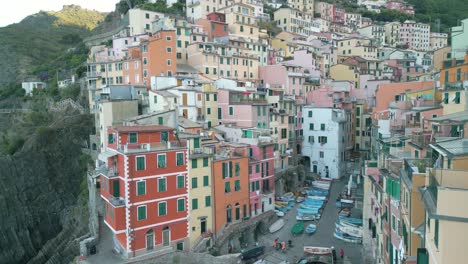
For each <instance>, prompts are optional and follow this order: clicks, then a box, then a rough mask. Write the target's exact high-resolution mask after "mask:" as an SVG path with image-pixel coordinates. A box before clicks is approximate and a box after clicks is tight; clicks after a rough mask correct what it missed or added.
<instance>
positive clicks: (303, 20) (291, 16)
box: [273, 7, 314, 36]
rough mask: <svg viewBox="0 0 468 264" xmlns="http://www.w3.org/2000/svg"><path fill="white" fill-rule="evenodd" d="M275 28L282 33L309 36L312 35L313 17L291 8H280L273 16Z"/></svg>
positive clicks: (310, 14)
mask: <svg viewBox="0 0 468 264" xmlns="http://www.w3.org/2000/svg"><path fill="white" fill-rule="evenodd" d="M273 16H274V21H275V22H276V26H277V27H280V28H281V29H282V30H283V31H288V32H292V33H296V34H301V35H305V36H309V35H310V34H312V33H313V32H312V19H313V18H314V15H313V14H312V13H308V12H302V11H300V10H297V9H293V8H289V7H286V8H280V9H278V10H276V11H275V13H274V14H273Z"/></svg>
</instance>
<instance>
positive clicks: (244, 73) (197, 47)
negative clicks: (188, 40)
mask: <svg viewBox="0 0 468 264" xmlns="http://www.w3.org/2000/svg"><path fill="white" fill-rule="evenodd" d="M239 44H240V42H239ZM187 53H188V54H189V55H188V63H189V64H190V65H191V66H193V67H194V68H195V69H197V70H198V71H200V72H201V73H203V74H204V75H205V76H206V77H208V78H212V79H219V78H234V79H240V80H257V79H258V57H257V56H255V55H253V54H252V51H251V50H250V49H248V48H246V47H243V46H236V45H224V44H221V43H217V42H205V43H194V44H191V45H190V46H189V48H188V51H187Z"/></svg>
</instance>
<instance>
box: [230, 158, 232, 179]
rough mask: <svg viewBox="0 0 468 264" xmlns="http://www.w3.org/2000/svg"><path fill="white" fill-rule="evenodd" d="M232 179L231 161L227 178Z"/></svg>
mask: <svg viewBox="0 0 468 264" xmlns="http://www.w3.org/2000/svg"><path fill="white" fill-rule="evenodd" d="M231 177H232V161H230V162H229V178H231Z"/></svg>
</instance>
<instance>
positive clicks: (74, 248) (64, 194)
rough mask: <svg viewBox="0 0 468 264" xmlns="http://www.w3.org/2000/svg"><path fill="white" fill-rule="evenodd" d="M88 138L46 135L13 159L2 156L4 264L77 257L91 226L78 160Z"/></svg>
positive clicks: (63, 132) (0, 241)
mask: <svg viewBox="0 0 468 264" xmlns="http://www.w3.org/2000/svg"><path fill="white" fill-rule="evenodd" d="M67 125H68V124H65V125H64V126H67ZM86 133H88V131H87V130H86V129H82V128H79V127H78V128H63V127H61V128H51V129H47V130H43V131H42V132H41V133H38V134H37V135H32V136H31V138H29V140H28V141H27V143H26V144H25V146H24V147H23V149H22V150H21V151H19V152H17V153H15V154H14V155H13V156H0V264H3V263H8V264H14V263H57V264H59V263H60V264H62V263H69V262H70V260H71V259H72V258H73V257H74V256H75V255H77V254H78V252H79V251H78V250H79V248H78V241H75V238H77V237H79V236H81V235H83V234H85V233H86V232H87V224H88V223H87V219H88V210H87V207H86V193H85V192H86V184H85V183H86V182H85V177H86V175H85V171H84V166H83V162H82V159H80V156H81V147H80V143H81V139H83V138H84V137H83V135H85V134H86ZM83 182H84V184H83ZM80 186H81V187H80ZM82 186H84V187H82ZM80 193H81V195H80Z"/></svg>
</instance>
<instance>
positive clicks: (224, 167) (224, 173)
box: [222, 162, 227, 179]
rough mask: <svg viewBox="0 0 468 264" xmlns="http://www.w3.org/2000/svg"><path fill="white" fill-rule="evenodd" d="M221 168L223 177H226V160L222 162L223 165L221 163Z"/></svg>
mask: <svg viewBox="0 0 468 264" xmlns="http://www.w3.org/2000/svg"><path fill="white" fill-rule="evenodd" d="M222 166H223V167H222V170H223V179H226V177H227V175H226V173H227V169H226V162H223V165H222Z"/></svg>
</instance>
